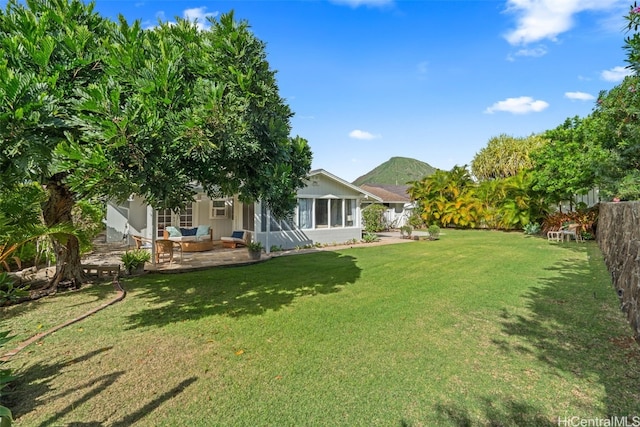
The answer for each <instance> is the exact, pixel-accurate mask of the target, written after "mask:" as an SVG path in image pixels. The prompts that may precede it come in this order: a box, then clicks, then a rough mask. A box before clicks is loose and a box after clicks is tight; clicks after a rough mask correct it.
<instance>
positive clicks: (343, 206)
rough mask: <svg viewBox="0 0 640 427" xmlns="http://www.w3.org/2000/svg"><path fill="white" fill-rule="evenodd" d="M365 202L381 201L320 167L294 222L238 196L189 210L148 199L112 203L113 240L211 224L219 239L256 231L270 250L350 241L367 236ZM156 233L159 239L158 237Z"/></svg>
mask: <svg viewBox="0 0 640 427" xmlns="http://www.w3.org/2000/svg"><path fill="white" fill-rule="evenodd" d="M365 200H371V201H375V202H381V201H382V200H381V199H380V198H379V197H377V196H375V195H374V194H372V193H369V192H367V191H365V190H363V189H362V188H360V187H357V186H355V185H353V184H350V183H349V182H347V181H345V180H343V179H341V178H338V177H337V176H335V175H332V174H331V173H329V172H327V171H325V170H324V169H317V170H314V171H311V172H310V173H309V175H308V180H307V185H306V187H303V188H301V189H300V190H298V204H297V206H296V209H295V211H294V212H293V215H292V217H291V218H290V219H288V220H276V219H275V218H272V217H271V214H270V212H269V210H268V209H267V208H266V206H265V205H263V204H262V203H260V202H256V203H249V204H246V203H242V202H240V201H239V200H238V198H237V197H228V198H222V199H216V200H211V199H209V198H208V197H207V196H206V195H205V194H198V195H197V196H196V201H194V202H192V203H191V205H189V206H188V207H187V208H186V210H185V211H184V212H180V213H174V212H172V211H171V210H168V209H167V210H160V211H155V212H154V210H153V209H152V208H151V207H150V206H148V205H146V204H145V203H144V202H143V200H142V199H140V198H138V197H135V196H133V197H131V198H130V199H129V200H128V201H126V202H125V203H124V204H122V205H116V204H113V203H109V204H108V205H107V242H121V241H123V240H128V242H129V243H130V244H132V243H133V242H132V241H131V236H132V235H139V236H143V237H146V238H149V239H155V238H161V237H162V232H163V230H164V229H165V227H167V226H169V225H172V226H175V227H185V228H191V227H197V226H198V225H209V226H210V227H211V229H212V231H213V239H214V241H216V240H220V239H221V237H223V236H230V235H231V233H232V231H234V230H244V231H249V232H251V235H252V240H253V241H259V242H261V243H262V245H263V246H264V247H265V248H266V249H267V250H268V251H269V250H270V248H272V247H278V248H282V249H293V248H296V247H303V246H306V245H315V244H332V243H344V242H347V241H350V240H352V239H356V240H360V239H361V237H362V221H361V211H360V207H361V205H362V203H363V201H365ZM154 232H155V235H154Z"/></svg>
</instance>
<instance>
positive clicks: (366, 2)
mask: <svg viewBox="0 0 640 427" xmlns="http://www.w3.org/2000/svg"><path fill="white" fill-rule="evenodd" d="M330 1H331V3H334V4H341V5H346V6H351V7H353V8H356V7H359V6H368V7H384V6H391V5H393V3H394V0H330Z"/></svg>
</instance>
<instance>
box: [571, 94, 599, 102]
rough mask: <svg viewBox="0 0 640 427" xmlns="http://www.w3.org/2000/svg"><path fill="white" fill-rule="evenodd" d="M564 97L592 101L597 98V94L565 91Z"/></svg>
mask: <svg viewBox="0 0 640 427" xmlns="http://www.w3.org/2000/svg"><path fill="white" fill-rule="evenodd" d="M564 97H565V98H569V99H571V100H574V101H591V100H592V99H596V97H595V96H593V95H591V94H590V93H585V92H565V93H564Z"/></svg>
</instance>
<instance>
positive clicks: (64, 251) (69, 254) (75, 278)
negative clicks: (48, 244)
mask: <svg viewBox="0 0 640 427" xmlns="http://www.w3.org/2000/svg"><path fill="white" fill-rule="evenodd" d="M64 177H65V175H64V174H62V173H59V174H56V175H54V176H52V177H51V178H49V181H48V182H47V184H46V186H45V187H46V191H47V200H46V201H45V202H44V204H43V206H42V213H43V216H44V222H45V224H46V225H47V226H48V227H52V226H55V225H59V224H65V223H67V224H72V223H73V218H72V216H71V209H72V208H73V206H74V203H75V200H74V195H73V193H72V192H71V190H70V189H69V187H68V186H67V185H66V184H65V183H64V182H63V179H64ZM53 248H54V251H55V255H56V272H55V274H54V275H53V278H52V279H51V282H50V283H49V286H48V291H49V292H55V291H56V290H57V289H58V287H59V286H60V285H64V286H65V287H74V288H77V287H79V286H80V285H81V284H82V283H83V282H84V281H85V280H86V277H85V274H84V271H83V270H82V266H81V264H80V242H79V241H78V239H77V238H76V237H75V236H68V239H67V240H66V242H64V243H63V242H61V241H58V240H56V239H55V238H54V239H53Z"/></svg>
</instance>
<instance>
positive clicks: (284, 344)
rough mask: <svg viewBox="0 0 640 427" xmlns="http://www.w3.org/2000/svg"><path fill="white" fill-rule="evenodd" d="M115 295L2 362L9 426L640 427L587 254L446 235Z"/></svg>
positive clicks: (516, 237) (634, 388) (15, 316)
mask: <svg viewBox="0 0 640 427" xmlns="http://www.w3.org/2000/svg"><path fill="white" fill-rule="evenodd" d="M123 285H124V287H125V288H126V289H127V290H128V295H127V297H126V298H125V300H124V301H122V302H120V303H117V304H116V305H114V306H112V307H109V308H106V309H105V310H103V311H101V312H99V313H97V314H96V315H95V316H92V317H90V318H88V319H87V320H85V321H83V322H81V323H79V324H76V325H73V326H71V327H69V328H66V329H63V330H61V331H59V332H57V333H55V334H54V335H52V336H50V337H48V338H46V339H44V340H42V341H41V342H38V343H36V344H34V345H32V346H31V347H28V348H27V349H26V350H25V351H24V352H23V353H21V354H20V355H18V356H17V357H16V358H15V359H14V360H13V361H11V362H10V363H9V367H11V368H13V369H15V371H16V372H17V373H18V374H20V379H19V381H18V382H17V384H16V385H15V389H14V394H13V395H12V396H11V399H10V401H9V402H7V403H8V404H9V406H10V407H11V408H12V409H13V411H14V414H15V415H17V417H18V422H17V425H18V426H52V425H53V426H55V425H65V426H66V425H76V426H80V425H82V426H89V425H92V426H93V425H95V426H98V425H104V426H129V425H140V426H164V425H167V426H331V425H340V426H373V425H378V426H433V425H443V426H449V425H450V426H485V425H490V426H502V425H504V426H512V425H531V426H557V425H558V418H561V419H563V418H565V417H568V418H570V417H580V418H584V419H593V418H604V417H609V416H634V415H640V391H639V389H638V380H639V377H640V369H639V368H640V352H639V350H638V346H637V344H635V342H634V341H633V340H632V338H631V335H632V334H631V330H630V327H629V326H628V325H627V323H626V320H625V318H624V315H623V314H622V313H621V312H620V310H619V303H618V300H617V297H616V295H615V292H614V290H613V288H612V287H611V284H610V277H609V275H608V273H607V271H606V269H605V267H604V264H603V262H602V259H601V255H600V253H599V251H598V249H597V246H596V245H595V243H593V242H590V243H587V244H580V245H578V244H576V243H574V242H571V243H564V244H555V243H548V242H547V241H546V240H544V239H540V238H532V237H525V236H524V235H523V234H521V233H500V232H483V231H449V230H445V233H444V234H443V235H442V237H441V240H439V241H434V242H430V241H420V242H411V243H407V244H400V245H389V246H379V247H366V246H360V247H355V248H353V249H346V250H342V251H337V252H318V253H312V254H305V255H296V256H286V257H279V258H275V259H273V260H271V261H269V262H266V263H262V264H257V265H253V266H246V267H237V268H223V269H213V270H209V271H202V272H195V273H188V274H176V275H147V276H143V277H140V278H136V279H133V280H127V281H123ZM110 286H111V285H100V286H93V287H88V288H86V289H84V290H81V291H80V292H76V293H69V294H64V295H61V296H58V297H55V298H52V299H50V300H48V301H41V302H35V303H32V304H30V305H28V306H24V307H11V308H4V309H0V310H2V311H0V315H2V316H3V317H2V318H3V319H5V320H4V321H3V322H2V324H0V330H1V329H7V328H11V329H14V330H15V331H16V333H19V334H20V336H21V337H26V336H28V335H29V334H33V333H37V332H40V331H41V330H42V329H46V327H47V326H48V325H50V324H53V323H55V322H56V320H55V316H54V315H56V314H57V316H58V319H57V320H58V321H62V320H65V319H66V316H67V315H70V313H73V312H76V311H80V312H82V311H85V310H86V309H88V307H91V306H95V305H99V304H100V303H101V301H102V300H104V299H106V298H108V297H109V296H111V295H112V292H111V289H110ZM39 319H42V320H39ZM10 347H11V346H10Z"/></svg>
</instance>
